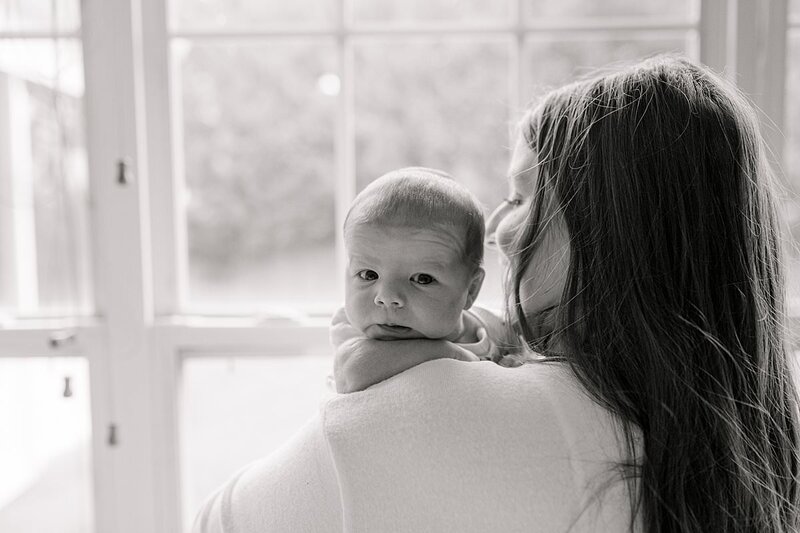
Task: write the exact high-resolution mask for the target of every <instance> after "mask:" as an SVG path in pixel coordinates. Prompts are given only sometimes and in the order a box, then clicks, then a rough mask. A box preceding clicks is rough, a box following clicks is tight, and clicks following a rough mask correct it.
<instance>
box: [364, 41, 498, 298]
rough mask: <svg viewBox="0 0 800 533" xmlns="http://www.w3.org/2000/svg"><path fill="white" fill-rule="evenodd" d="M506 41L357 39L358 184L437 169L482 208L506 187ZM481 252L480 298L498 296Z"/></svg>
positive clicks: (494, 278)
mask: <svg viewBox="0 0 800 533" xmlns="http://www.w3.org/2000/svg"><path fill="white" fill-rule="evenodd" d="M508 65H509V45H508V43H507V42H506V41H477V42H476V41H465V40H447V41H420V40H414V41H407V40H392V41H374V40H365V41H359V42H358V43H357V44H356V47H355V107H356V117H355V121H356V123H355V126H356V128H355V129H356V174H357V183H358V189H359V190H361V189H363V188H364V187H365V186H366V185H367V184H368V183H369V182H371V181H372V180H374V179H376V178H377V177H379V176H381V175H382V174H384V173H386V172H388V171H389V170H392V169H396V168H400V167H405V166H426V167H434V168H439V169H442V170H445V171H447V172H449V173H450V174H452V175H453V177H454V178H455V179H456V180H457V181H459V182H461V183H463V184H464V185H466V186H467V188H469V189H470V190H471V191H472V192H474V193H475V194H476V195H477V196H478V198H479V200H481V202H482V203H483V205H484V207H485V210H486V212H487V213H488V212H489V211H490V209H492V208H494V206H496V205H497V204H498V203H499V202H500V200H501V199H502V198H503V197H504V195H505V194H506V192H507V185H506V181H505V175H506V174H505V173H506V168H507V166H508V157H509V150H508V143H509V141H508V133H509V132H508V121H509V107H510V105H509V100H508V88H509V81H508V79H509V70H508ZM495 264H496V261H495V260H494V258H490V257H487V267H489V268H490V271H489V272H487V276H486V278H487V281H486V284H485V286H484V289H483V290H482V291H481V297H482V298H481V299H482V300H487V299H488V300H492V301H493V300H499V299H500V294H501V293H500V288H499V283H498V282H497V280H498V279H499V274H495V272H494V271H493V270H491V269H494V268H495Z"/></svg>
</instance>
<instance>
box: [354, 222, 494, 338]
mask: <svg viewBox="0 0 800 533" xmlns="http://www.w3.org/2000/svg"><path fill="white" fill-rule="evenodd" d="M462 239H463V237H462V236H460V235H458V234H457V232H456V231H455V229H452V228H448V227H446V226H445V227H442V226H438V227H432V228H430V229H420V228H407V227H388V226H386V227H377V226H375V225H372V226H367V225H364V224H354V225H353V226H352V227H350V228H348V231H347V232H346V235H345V245H346V247H347V255H348V265H347V271H346V276H347V279H346V281H345V309H346V310H347V316H348V318H349V319H350V323H351V324H352V325H353V326H355V327H357V328H358V329H360V330H361V331H363V332H364V334H365V335H366V336H367V337H370V338H373V339H418V338H429V339H446V338H448V337H453V336H456V335H457V334H458V330H459V326H460V320H461V311H462V310H463V309H467V308H469V307H470V306H471V305H472V302H473V300H474V299H475V296H477V292H478V290H479V289H480V281H481V279H480V278H481V277H482V276H481V275H480V274H481V272H478V273H476V272H473V270H474V269H471V268H470V267H469V266H467V265H466V264H464V262H463V260H462V256H463V254H462V252H461V240H462Z"/></svg>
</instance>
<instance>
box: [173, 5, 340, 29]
mask: <svg viewBox="0 0 800 533" xmlns="http://www.w3.org/2000/svg"><path fill="white" fill-rule="evenodd" d="M334 6H335V0H291V2H286V1H284V0H239V1H235V2H231V1H230V0H200V1H198V0H170V19H171V25H172V27H173V28H174V29H180V30H187V29H195V28H197V29H201V28H202V29H209V30H224V29H236V28H239V29H254V28H259V27H261V28H264V27H276V26H281V25H285V24H296V25H308V24H321V23H332V21H333V14H334Z"/></svg>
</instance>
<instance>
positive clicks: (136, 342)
mask: <svg viewBox="0 0 800 533" xmlns="http://www.w3.org/2000/svg"><path fill="white" fill-rule="evenodd" d="M138 6H139V4H138V3H137V2H131V1H130V0H85V1H84V2H83V3H82V7H83V13H82V16H83V24H82V28H83V29H82V33H83V50H84V63H85V73H86V74H85V76H86V80H85V81H86V130H87V148H88V160H89V180H90V191H91V196H92V218H93V220H92V231H93V233H92V238H93V246H92V254H93V278H94V287H95V297H96V299H97V310H98V313H99V314H100V315H101V316H102V317H103V319H104V321H105V327H104V331H103V334H102V335H101V340H99V341H98V343H97V345H96V346H95V347H94V349H93V353H92V354H91V361H92V367H91V376H92V380H91V382H92V413H93V415H95V416H100V417H103V418H99V419H98V418H95V419H94V420H93V425H94V434H95V435H96V438H95V439H94V441H93V442H94V444H95V446H98V447H101V449H100V450H96V453H95V457H96V458H98V460H99V461H104V462H103V464H96V465H95V468H99V469H101V471H102V475H96V477H95V480H96V481H98V482H100V483H101V485H100V486H95V498H96V501H97V502H98V506H97V509H98V511H97V520H98V524H97V530H98V531H114V532H116V533H134V532H141V531H156V527H155V523H156V519H155V515H156V513H155V507H156V504H155V502H154V497H153V495H154V494H155V493H156V491H155V482H154V477H155V476H154V468H153V461H152V456H153V453H152V452H153V450H152V448H153V446H152V443H153V438H152V432H153V431H154V428H153V423H152V403H151V396H152V395H151V389H152V384H151V379H152V375H151V354H150V350H149V347H148V342H147V339H148V334H147V333H148V327H149V325H150V323H151V322H152V307H151V301H150V295H151V294H152V289H151V287H150V272H149V264H148V261H149V253H150V250H149V243H148V240H147V236H148V232H147V229H148V223H147V222H148V219H147V168H146V157H145V146H144V142H143V137H144V133H145V131H144V129H143V127H142V126H143V123H142V118H143V117H142V116H141V115H140V113H141V111H142V106H141V104H142V100H143V91H142V87H141V86H140V85H139V84H140V82H141V76H140V67H141V65H140V60H141V56H140V55H139V51H138V50H137V49H136V46H138V45H140V43H141V42H142V41H143V39H142V35H141V27H140V22H141V20H140V18H139V16H138V15H139V13H137V12H136V11H135V10H136V9H137V8H138ZM137 111H138V112H137ZM125 167H128V168H129V169H130V172H126V173H124V174H122V173H121V171H124V170H125ZM122 178H124V179H122ZM101 402H103V403H106V405H100V403H101ZM112 427H113V428H115V432H114V435H115V438H113V439H112V438H109V437H108V436H109V430H110V428H112Z"/></svg>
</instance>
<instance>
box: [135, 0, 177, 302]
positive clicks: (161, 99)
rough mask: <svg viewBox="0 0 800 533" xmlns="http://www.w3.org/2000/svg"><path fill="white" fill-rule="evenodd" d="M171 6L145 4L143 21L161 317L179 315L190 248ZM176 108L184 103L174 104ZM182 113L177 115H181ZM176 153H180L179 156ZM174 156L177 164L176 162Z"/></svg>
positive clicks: (156, 296)
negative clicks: (185, 237) (185, 233)
mask: <svg viewBox="0 0 800 533" xmlns="http://www.w3.org/2000/svg"><path fill="white" fill-rule="evenodd" d="M166 19H167V7H166V5H165V3H164V2H163V1H154V0H144V1H143V2H142V20H143V24H144V26H145V27H146V28H147V35H148V38H147V39H145V40H144V41H143V43H142V52H143V74H144V83H145V102H146V105H147V111H146V113H147V161H148V175H149V176H150V177H151V179H150V180H149V189H150V197H149V201H150V216H151V228H152V232H151V238H152V245H153V254H152V260H153V306H154V312H155V314H156V316H169V315H173V314H176V313H178V312H180V310H181V308H180V307H181V304H182V303H183V299H182V296H183V293H184V285H185V283H186V279H185V278H186V276H185V271H184V270H182V269H181V266H183V265H184V263H185V258H184V256H185V253H184V252H185V248H184V246H182V242H183V241H182V239H181V238H180V237H181V235H182V233H181V228H182V225H181V223H180V221H179V220H178V217H179V216H180V215H182V208H183V206H182V202H181V201H180V199H181V198H183V195H182V191H181V188H182V187H181V186H182V180H183V175H182V172H178V171H179V170H180V167H179V165H176V164H175V163H176V161H175V159H180V157H181V154H180V150H181V146H182V145H180V144H173V141H174V133H173V131H172V128H173V127H175V129H176V130H179V129H180V123H174V124H173V123H171V121H170V118H171V117H175V116H176V114H177V113H179V110H173V109H171V105H172V103H171V102H170V95H171V94H172V92H171V91H172V90H174V88H173V85H174V84H175V83H176V80H174V79H171V77H170V74H171V72H170V65H171V61H170V43H169V36H168V33H167V31H168V30H167V20H166ZM174 105H175V107H176V108H179V107H180V101H179V100H176V101H174ZM176 111H177V113H176ZM173 149H177V150H175V151H174V154H175V155H174V156H173ZM173 157H175V159H173Z"/></svg>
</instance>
